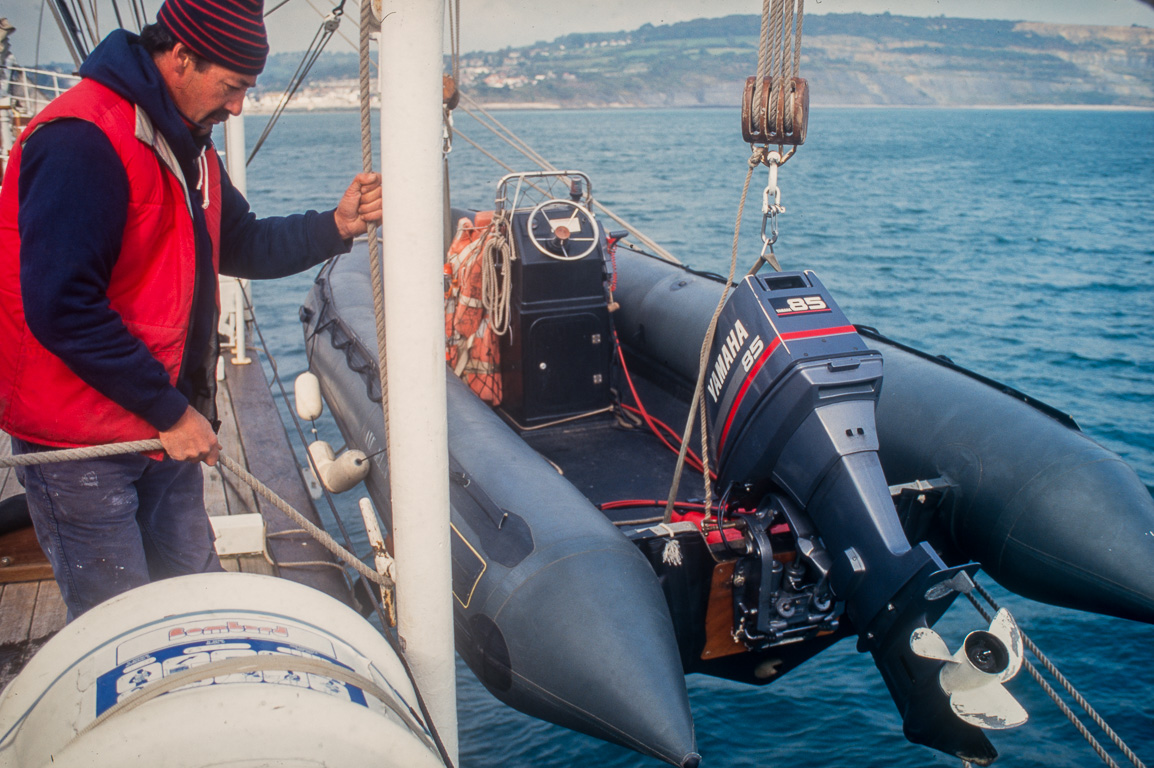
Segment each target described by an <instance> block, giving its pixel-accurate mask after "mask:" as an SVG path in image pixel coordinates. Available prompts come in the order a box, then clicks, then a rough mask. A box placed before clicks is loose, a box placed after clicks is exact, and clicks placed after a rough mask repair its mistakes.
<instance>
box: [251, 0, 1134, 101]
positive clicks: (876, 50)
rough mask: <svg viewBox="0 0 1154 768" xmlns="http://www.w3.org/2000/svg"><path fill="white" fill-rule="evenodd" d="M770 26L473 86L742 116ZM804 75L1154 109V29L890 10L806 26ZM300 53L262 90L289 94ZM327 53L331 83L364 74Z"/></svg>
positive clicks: (670, 37)
mask: <svg viewBox="0 0 1154 768" xmlns="http://www.w3.org/2000/svg"><path fill="white" fill-rule="evenodd" d="M758 32H759V19H758V17H757V16H752V15H749V16H728V17H724V18H719V19H698V20H695V21H688V22H681V23H677V24H669V25H662V26H653V25H651V24H646V25H645V26H643V27H641V28H639V29H636V30H632V31H621V32H610V33H603V34H572V35H566V36H563V37H559V38H557V39H556V40H553V41H551V42H539V43H536V44H534V45H531V46H525V47H521V48H506V49H503V50H500V51H482V52H472V53H468V54H465V55H464V56H463V57H462V62H461V66H462V77H461V79H462V87H463V89H465V90H466V91H467V92H468V93H470V94H471V95H472V96H473V97H474V98H476V99H478V100H480V101H482V102H488V103H511V104H555V105H558V106H565V107H590V106H610V105H629V106H692V105H701V106H734V105H737V104H739V103H740V91H741V87H742V84H743V83H744V80H745V77H746V76H748V75H752V74H753V73H754V71H755V70H756V66H757V46H758ZM804 32H805V35H804V41H803V46H802V52H803V55H802V59H801V70H802V76H803V77H805V78H807V79H808V80H809V82H810V88H811V93H812V100H813V103H814V104H860V105H865V104H901V105H978V104H982V105H985V104H990V105H1031V104H1086V105H1119V106H1140V107H1154V30H1151V29H1150V28H1147V27H1093V26H1069V25H1051V24H1040V23H1029V22H1012V21H984V20H975V19H953V18H944V17H939V18H920V17H907V16H893V15H889V14H880V15H864V14H825V15H821V16H817V15H810V16H808V17H806V19H805V27H804ZM297 63H298V62H297V60H296V58H295V57H294V56H292V55H288V54H282V55H280V56H275V57H273V60H272V61H271V62H270V66H269V69H268V71H267V72H266V75H265V77H264V78H262V85H263V86H264V87H265V88H266V89H276V88H278V87H283V81H287V79H288V76H289V75H290V74H291V72H292V71H293V70H295V68H296V64H297ZM355 71H356V61H355V57H354V56H352V55H351V54H327V55H326V56H323V57H322V58H321V60H320V61H319V62H318V64H317V67H316V69H314V74H313V76H312V78H311V79H312V80H313V82H316V81H317V80H318V78H320V79H323V78H325V77H329V78H334V79H336V78H339V77H342V76H345V77H352V76H354V75H355Z"/></svg>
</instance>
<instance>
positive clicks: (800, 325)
mask: <svg viewBox="0 0 1154 768" xmlns="http://www.w3.org/2000/svg"><path fill="white" fill-rule="evenodd" d="M465 223H466V224H468V221H466V222H465ZM502 226H507V227H508V228H509V230H508V232H507V234H508V235H509V238H510V239H511V240H512V241H513V242H514V252H515V253H516V254H517V258H515V259H513V261H512V262H510V263H509V264H508V266H507V267H506V268H505V269H506V274H504V275H503V277H504V279H506V280H507V281H508V283H509V285H510V286H511V310H510V318H511V320H510V322H511V333H510V334H509V335H508V336H507V337H504V338H502V339H501V341H500V354H501V360H500V368H499V370H500V372H501V376H502V380H503V384H504V387H503V388H504V399H503V401H502V402H501V403H500V405H499V407H495V408H494V407H490V406H489V405H487V404H485V403H484V402H482V400H481V399H480V398H478V397H477V396H476V395H475V394H474V393H473V392H472V391H471V390H470V388H469V387H468V386H466V384H465V383H463V382H462V381H461V380H460V379H458V378H457V377H456V376H454V375H453V374H452V371H450V370H449V369H446V376H447V381H448V415H449V453H450V464H451V486H450V490H451V506H452V510H451V516H452V517H451V519H452V524H453V534H454V538H453V542H454V543H453V547H454V548H453V562H454V570H453V590H454V595H455V597H456V601H455V606H454V607H455V626H456V645H457V650H458V652H459V653H460V654H461V656H462V658H463V659H464V660H465V661H466V663H468V665H469V666H470V668H471V669H472V670H473V671H474V673H475V674H476V675H477V676H478V678H479V679H480V680H481V681H482V682H483V683H484V684H485V686H486V687H487V688H488V689H489V690H490V691H491V692H492V693H493V694H494V695H495V696H497V697H498V698H500V699H501V700H502V701H504V702H506V703H508V704H509V705H511V706H513V707H516V708H517V709H519V710H521V711H523V712H526V713H528V714H530V715H532V716H535V717H538V718H542V719H545V720H548V721H551V722H554V723H558V724H560V725H563V726H566V727H569V728H572V729H574V730H578V731H581V732H584V733H588V734H591V735H594V736H597V737H599V738H602V739H605V740H608V741H611V742H615V743H618V744H622V745H624V746H627V747H630V748H632V749H635V750H637V751H639V752H642V753H644V754H647V755H651V756H654V757H658V758H660V759H662V760H665V761H667V762H669V763H671V764H674V765H681V766H691V765H696V764H697V762H698V760H699V757H698V755H697V754H696V751H695V750H696V747H695V740H694V732H693V722H692V717H691V714H690V709H689V704H688V697H687V694H686V689H685V682H684V675H685V674H687V673H690V672H700V673H705V674H710V675H715V676H719V677H725V678H730V679H733V680H738V681H742V682H746V683H751V684H766V683H769V682H773V681H776V680H778V679H780V678H781V677H782V676H783V675H785V674H786V673H787V672H788V671H789V670H791V669H792V668H794V667H796V666H797V665H799V664H801V663H802V662H804V661H805V660H806V659H808V658H810V657H812V656H813V655H815V654H817V653H819V652H820V651H821V650H823V649H825V648H827V647H829V646H830V645H831V644H832V643H834V642H837V641H838V640H840V639H842V638H845V637H851V636H856V637H857V640H858V647H859V649H860V650H862V651H868V652H870V653H871V654H872V656H873V658H874V660H875V662H876V664H877V666H878V669H879V672H880V673H881V675H882V677H883V679H884V680H885V682H886V684H887V686H888V688H889V690H890V693H891V695H892V696H893V698H894V701H895V704H896V705H897V707H898V710H899V712H900V713H901V715H902V718H903V726H904V731H905V735H906V737H907V738H909V739H910V740H911V741H914V742H916V743H920V744H925V745H927V746H930V747H933V748H935V749H938V750H941V751H943V752H946V753H948V754H952V755H956V756H959V757H962V758H963V759H967V760H971V761H972V762H975V763H978V764H986V763H988V762H990V761H991V760H992V759H993V758H994V757H995V756H996V752H995V751H994V749H993V747H992V746H991V745H990V743H989V741H988V740H987V739H986V738H985V736H984V735H982V731H981V730H980V728H979V727H976V725H975V721H974V720H973V719H972V718H971V719H969V720H965V719H964V718H961V716H960V715H959V717H954V715H953V713H952V712H951V710H950V706H951V705H950V702H949V696H948V695H946V694H944V693H943V689H942V687H941V686H940V685H939V682H938V680H939V671H940V670H941V669H942V668H943V664H949V663H953V662H950V661H943V659H942V657H940V654H939V655H938V656H935V655H934V654H932V653H931V654H929V655H927V654H926V653H924V652H919V651H918V649H917V645H918V644H917V642H915V640H916V639H918V638H924V637H925V636H926V633H927V632H932V631H931V630H930V629H929V627H930V626H932V625H933V623H934V622H935V621H936V620H937V618H938V617H939V616H940V615H941V614H942V612H944V610H945V609H946V607H948V605H949V604H950V602H951V601H952V600H953V599H954V597H955V596H956V595H957V593H958V592H959V591H966V590H967V589H968V587H967V585H968V584H970V581H969V576H970V575H972V574H973V573H974V572H975V571H976V570H977V569H978V568H979V565H980V567H981V568H982V569H983V570H985V571H987V572H988V573H989V574H990V575H991V576H992V577H993V578H994V579H996V580H997V581H998V582H1000V583H1001V584H1003V585H1004V586H1006V587H1007V588H1009V589H1011V590H1013V591H1015V592H1017V593H1019V594H1022V595H1024V596H1026V597H1029V598H1032V599H1035V600H1040V601H1044V602H1048V603H1053V604H1056V605H1062V606H1067V607H1071V608H1077V609H1080V610H1088V611H1094V612H1098V613H1103V614H1108V615H1113V616H1121V617H1125V618H1129V619H1134V620H1138V621H1145V622H1152V623H1154V540H1152V539H1151V538H1150V537H1149V536H1148V535H1147V532H1148V531H1150V530H1154V500H1152V499H1151V496H1150V494H1149V492H1148V491H1147V489H1146V488H1145V486H1144V485H1143V484H1142V483H1141V482H1140V481H1139V479H1138V478H1137V476H1136V475H1135V473H1134V472H1133V471H1132V470H1131V469H1130V468H1129V467H1128V466H1127V465H1126V464H1125V463H1124V462H1122V461H1121V460H1120V459H1119V458H1118V457H1117V456H1115V455H1114V454H1112V453H1111V452H1109V451H1107V450H1106V449H1104V448H1102V447H1101V446H1099V445H1098V444H1096V443H1095V442H1093V441H1092V440H1090V439H1089V438H1087V437H1086V436H1085V435H1083V434H1082V433H1081V432H1080V431H1078V429H1077V427H1076V425H1074V423H1073V421H1072V420H1071V419H1069V417H1066V416H1064V415H1062V414H1060V413H1058V412H1056V411H1054V410H1053V409H1050V408H1047V407H1046V406H1044V405H1042V404H1040V403H1037V402H1035V401H1033V400H1031V399H1030V398H1028V397H1026V396H1024V395H1022V394H1020V393H1018V392H1016V391H1014V390H1011V389H1009V388H1007V387H1003V386H1001V385H998V384H997V383H995V382H991V381H989V380H986V379H984V378H982V377H980V376H977V375H975V374H972V373H970V372H968V371H965V370H962V369H960V368H958V367H957V366H954V365H953V364H951V363H949V362H948V361H946V360H943V359H941V358H934V357H931V356H928V355H925V354H922V353H919V352H917V351H916V350H911V349H908V348H906V347H903V346H901V345H899V344H896V343H894V342H891V341H889V340H887V339H885V338H884V337H882V336H881V335H879V334H878V333H876V332H875V331H872V330H871V329H867V328H861V327H857V326H853V325H852V324H850V323H849V321H848V320H847V319H846V318H845V317H844V315H842V314H841V312H840V310H839V309H838V308H837V306H836V303H835V302H834V300H833V298H832V297H830V296H829V294H828V292H826V290H825V289H824V287H823V286H822V285H821V283H820V282H819V281H818V280H817V278H816V276H814V275H813V274H812V273H809V272H799V273H769V274H767V275H758V276H756V277H750V278H747V279H745V280H743V281H742V282H741V284H740V285H739V286H736V287H735V289H734V295H733V297H732V298H731V299H730V300H729V302H728V303H727V305H726V308H725V311H724V312H723V313H722V317H721V321H720V323H719V325H718V330H717V334H716V336H715V338H714V341H713V346H712V348H711V352H710V357H709V358H708V361H709V363H708V365H709V368H707V372H708V385H707V389H708V396H707V398H706V403H707V420H708V423H709V426H710V429H709V438H710V445H711V450H710V453H711V455H712V456H714V457H715V458H714V467H715V468H716V470H717V480H716V482H715V488H716V490H717V493H718V494H719V495H720V497H721V498H720V500H719V507H720V511H719V512H717V511H715V512H714V514H713V515H712V516H711V517H710V518H706V519H703V518H702V514H701V512H700V511H699V510H700V504H699V502H700V499H694V498H691V497H692V496H695V495H698V494H699V493H700V491H699V490H698V489H699V488H700V474H696V475H693V474H692V472H691V471H690V473H689V474H690V475H692V476H688V475H687V478H686V480H685V481H684V482H683V483H682V485H681V491H680V495H679V497H678V506H677V512H676V514H675V516H674V519H673V522H672V524H669V525H664V524H661V511H662V510H661V509H660V507H661V506H663V501H664V499H665V497H666V494H667V493H668V489H669V485H670V479H671V477H672V475H673V469H674V464H675V461H676V458H675V455H674V452H672V451H670V450H667V448H668V447H669V446H668V445H663V444H662V442H661V441H659V439H658V437H660V438H661V440H663V441H664V442H665V443H668V444H672V443H673V442H674V441H676V440H677V438H678V437H679V433H680V430H681V426H682V425H683V424H684V423H685V419H686V415H687V413H688V409H689V399H690V394H691V392H692V388H693V381H694V379H695V377H696V374H697V367H698V359H699V354H700V347H701V343H702V339H703V338H704V335H705V332H706V328H707V326H708V324H709V319H710V317H711V315H712V313H713V310H714V307H715V306H716V303H717V300H718V298H719V296H720V292H721V281H720V280H719V279H718V278H717V277H716V276H712V275H708V274H703V273H700V272H696V271H693V270H689V269H686V268H683V267H680V266H678V265H674V264H670V263H668V262H664V261H661V260H659V259H656V258H653V257H650V256H647V255H644V254H640V253H637V252H632V251H630V250H627V249H625V248H620V249H617V251H616V253H615V259H613V260H611V259H609V258H608V257H607V256H608V254H609V252H610V248H611V247H613V245H614V244H615V242H614V241H615V240H616V239H617V238H616V237H614V236H613V235H608V236H607V235H606V233H604V232H601V231H600V230H599V229H598V228H597V226H596V224H595V223H594V220H593V218H592V217H591V216H590V215H589V214H588V211H587V210H586V209H585V208H584V207H582V206H580V205H579V204H577V203H576V202H575V201H568V200H550V201H546V202H545V203H542V204H541V205H539V206H537V207H536V208H534V209H532V210H528V209H524V210H514V211H513V212H512V216H511V217H510V218H509V219H508V221H507V223H506V224H503V225H502ZM575 243H589V244H591V245H588V247H586V246H585V245H580V246H579V247H580V248H584V249H585V250H584V252H582V253H573V251H574V250H575V249H576V246H575V245H574V244H575ZM610 264H612V268H611V267H610ZM610 285H612V287H613V290H612V295H611V296H610V293H609V291H608V290H607V289H608V287H609V286H610ZM611 301H612V302H615V305H613V306H611ZM611 309H612V311H611ZM301 318H302V321H303V323H304V329H305V337H306V341H307V350H308V355H309V365H310V369H311V370H312V371H313V372H314V373H316V374H317V376H318V377H319V378H320V381H321V388H322V393H323V395H324V397H325V399H326V401H327V402H328V404H329V406H330V409H331V410H332V413H333V415H334V417H335V419H336V421H337V424H338V425H339V426H340V429H341V432H342V433H343V435H344V437H345V439H346V441H347V443H348V445H349V447H351V448H359V449H361V450H364V451H365V452H366V453H367V454H373V453H375V452H376V451H377V450H379V448H380V447H381V446H383V444H384V441H383V435H382V432H383V428H382V426H381V421H382V419H381V417H380V411H379V408H380V406H379V402H380V394H379V391H378V383H377V373H376V365H377V359H376V352H375V349H376V344H375V331H374V328H375V323H374V320H373V311H372V296H371V289H370V280H369V269H368V264H367V254H366V253H365V251H364V250H363V249H361V248H358V249H356V250H354V253H352V254H349V255H347V256H344V257H341V258H338V259H335V260H334V261H333V262H331V263H330V264H329V265H327V266H326V267H325V268H324V269H323V270H322V271H321V273H320V275H319V277H318V278H317V282H316V285H315V286H314V288H313V290H312V292H311V293H310V295H309V297H308V300H307V302H306V304H305V306H304V307H303V308H302V311H301ZM883 382H884V385H883ZM670 425H672V426H670ZM698 441H699V433H695V434H694V436H693V438H692V442H691V445H693V446H696V445H698V444H699V443H698ZM366 484H367V486H368V491H369V493H370V495H371V496H372V498H373V500H374V501H375V503H376V505H377V508H378V509H379V510H381V511H382V513H383V514H384V515H385V516H386V517H387V516H388V511H389V495H388V467H387V464H386V462H385V460H384V457H383V455H377V456H376V457H374V458H373V460H372V469H371V472H370V475H369V478H368V480H367V481H366ZM903 486H904V489H903ZM386 522H387V520H386ZM673 542H676V545H675V546H674V545H673ZM1014 631H1016V629H1015V630H1014ZM991 633H994V634H996V632H995V627H994V626H993V625H991V628H990V632H983V633H974V635H975V636H976V635H979V634H981V635H983V636H984V637H991V636H992V635H991ZM1003 637H1004V638H1009V637H1010V636H1009V635H1003ZM991 642H993V641H991ZM999 642H1000V641H999ZM994 645H995V646H997V642H995V643H994ZM1011 645H1012V643H1011ZM923 650H924V649H923ZM1002 650H1003V651H1004V650H1005V648H1003V649H1002ZM999 653H1000V654H1001V655H1002V656H1005V653H1003V652H1002V651H999V652H998V653H995V654H994V656H998V654H999ZM979 655H981V654H979ZM1012 655H1013V654H1012V653H1011V656H1012ZM990 674H991V675H993V673H990ZM1011 709H1012V708H1011ZM956 711H957V710H956V708H955V710H954V712H956ZM987 714H989V716H990V719H997V717H1000V716H1001V715H1003V714H1005V713H1004V712H1002V713H998V712H994V713H987ZM978 720H981V717H979V718H978ZM977 725H983V723H981V722H978V723H977ZM983 727H985V726H984V725H983Z"/></svg>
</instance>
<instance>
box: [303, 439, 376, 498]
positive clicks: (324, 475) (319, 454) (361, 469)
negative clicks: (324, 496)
mask: <svg viewBox="0 0 1154 768" xmlns="http://www.w3.org/2000/svg"><path fill="white" fill-rule="evenodd" d="M309 455H310V456H312V459H313V464H314V465H316V468H317V478H318V479H319V480H320V481H321V483H322V484H323V485H324V487H325V488H328V489H329V490H330V491H332V492H333V493H344V492H345V491H347V490H349V489H350V488H352V487H354V486H355V485H356V484H357V483H359V482H361V481H362V480H364V479H365V478H366V477H368V475H369V460H368V458H367V457H366V456H365V453H364V451H359V450H356V449H353V450H349V451H345V452H344V453H342V454H341V455H340V456H336V455H335V454H334V453H333V447H332V446H331V445H329V444H328V443H326V442H325V441H324V440H317V441H315V442H314V443H312V444H311V445H310V446H309Z"/></svg>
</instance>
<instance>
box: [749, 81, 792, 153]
mask: <svg viewBox="0 0 1154 768" xmlns="http://www.w3.org/2000/svg"><path fill="white" fill-rule="evenodd" d="M774 82H775V78H771V77H766V78H763V79H762V84H763V87H762V89H761V94H760V97H756V95H755V91H756V89H757V78H756V77H748V78H746V80H745V93H744V94H743V95H742V98H741V135H742V138H744V139H745V141H746V143H748V144H766V145H769V144H779V145H780V144H790V145H792V146H800V145H802V144H804V143H805V129H806V124H807V123H808V121H809V83H807V82H806V81H805V78H801V77H790V78H786V79H784V80H780V79H778V80H777V81H776V82H778V83H781V84H782V85H781V87H776V88H775V87H774ZM755 98H757V103H756V104H755V103H754V99H755Z"/></svg>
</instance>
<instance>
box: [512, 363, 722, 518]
mask: <svg viewBox="0 0 1154 768" xmlns="http://www.w3.org/2000/svg"><path fill="white" fill-rule="evenodd" d="M630 366H631V371H632V374H633V383H634V385H635V387H636V390H637V394H638V396H639V397H640V398H641V402H642V403H643V404H644V406H645V410H646V412H647V413H648V414H649V415H650V416H651V417H652V418H654V419H657V420H660V421H661V422H663V423H664V424H665V425H667V426H668V427H669V428H670V430H672V432H673V433H674V434H676V436H677V439H680V437H681V433H682V431H683V430H684V429H685V419H686V416H687V415H688V412H689V409H688V405H687V401H688V399H689V396H690V392H689V391H688V390H684V388H681V389H677V391H675V392H674V391H670V390H669V389H667V388H664V387H661V386H658V385H657V384H655V383H654V382H652V381H650V380H649V379H648V378H647V377H646V371H645V368H644V366H643V365H641V364H640V362H639V361H637V360H630ZM623 385H624V382H623V381H620V380H619V375H616V374H615V386H616V387H617V390H618V391H619V392H620V391H625V392H628V389H627V387H625V386H623ZM622 400H623V401H624V402H625V403H628V404H629V405H635V401H634V398H633V396H632V394H626V395H624V396H623V398H622ZM664 435H665V438H666V440H668V441H669V442H670V443H671V444H673V445H676V442H675V441H674V438H673V436H672V435H671V434H670V433H668V432H665V433H664ZM521 437H522V438H523V439H524V440H525V442H527V443H528V444H529V445H531V446H533V448H535V449H536V450H537V451H538V452H539V453H541V454H542V455H543V456H545V457H546V458H548V459H549V461H551V462H553V463H554V464H555V465H556V466H558V467H560V468H561V470H562V471H563V472H564V474H565V477H566V478H567V479H568V480H569V482H571V483H572V484H573V485H574V486H575V487H576V488H577V489H578V490H580V491H581V492H582V493H583V494H585V496H586V497H587V498H588V499H589V500H590V501H592V502H593V503H594V504H604V503H607V502H608V503H612V502H621V501H624V500H641V501H660V502H661V504H662V505H664V503H665V500H666V498H667V497H668V495H669V486H670V480H671V478H672V477H673V472H674V468H675V467H676V466H677V454H676V453H675V452H674V451H673V450H671V449H670V448H668V447H666V446H665V445H662V443H661V442H660V441H659V440H658V439H657V437H655V436H654V434H653V433H652V432H651V431H650V429H649V427H647V426H646V425H645V423H644V421H643V420H642V418H641V417H640V416H637V417H636V421H635V422H634V423H623V422H622V421H620V420H618V419H617V418H616V417H615V416H613V415H599V416H595V417H591V418H588V419H582V420H577V421H572V422H568V423H565V424H559V425H556V426H551V427H546V428H542V429H536V430H533V431H527V432H522V434H521ZM700 445H701V433H700V431H699V429H697V428H695V429H694V430H693V434H692V435H691V437H690V442H689V447H690V449H691V450H692V451H693V452H694V453H698V452H699V451H700ZM702 495H703V490H702V482H701V473H700V472H697V471H695V470H692V469H688V468H687V469H686V470H685V471H684V472H683V473H682V477H681V485H680V487H679V488H678V494H677V498H678V499H679V500H680V501H688V500H690V499H693V498H699V497H701V496H702ZM662 512H663V510H662V509H661V508H659V507H654V506H651V505H645V504H638V505H632V506H631V505H625V506H621V507H617V508H610V509H607V510H605V516H606V517H608V518H609V519H610V520H612V521H613V522H615V523H617V524H619V525H620V524H623V523H625V522H627V521H632V520H638V519H652V518H654V517H656V518H660V517H661V515H662Z"/></svg>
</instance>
